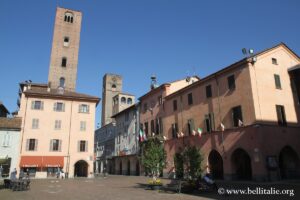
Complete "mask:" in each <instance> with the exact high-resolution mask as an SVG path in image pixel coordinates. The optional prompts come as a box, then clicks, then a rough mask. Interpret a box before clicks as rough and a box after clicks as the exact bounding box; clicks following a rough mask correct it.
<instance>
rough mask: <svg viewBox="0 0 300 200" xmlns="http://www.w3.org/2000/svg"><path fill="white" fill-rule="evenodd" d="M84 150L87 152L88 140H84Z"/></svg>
mask: <svg viewBox="0 0 300 200" xmlns="http://www.w3.org/2000/svg"><path fill="white" fill-rule="evenodd" d="M85 152H88V141H87V140H86V141H85Z"/></svg>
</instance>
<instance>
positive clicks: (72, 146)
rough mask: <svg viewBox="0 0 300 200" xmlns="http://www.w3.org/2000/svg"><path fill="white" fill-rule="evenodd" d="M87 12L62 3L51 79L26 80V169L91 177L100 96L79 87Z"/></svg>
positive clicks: (22, 104) (22, 112)
mask: <svg viewBox="0 0 300 200" xmlns="http://www.w3.org/2000/svg"><path fill="white" fill-rule="evenodd" d="M81 16H82V14H81V12H79V11H74V10H70V9H65V8H59V7H58V8H57V10H56V18H55V25H54V35H53V42H52V52H51V58H50V67H49V76H48V84H38V83H32V82H31V81H26V82H24V83H20V90H19V100H18V102H19V112H18V116H19V117H21V118H22V126H21V136H20V140H21V141H20V144H21V145H20V151H19V152H20V156H21V158H20V162H19V168H20V169H21V170H29V171H30V173H31V175H32V176H34V177H37V178H46V177H52V176H56V173H57V172H58V171H59V170H63V171H64V172H65V174H66V176H68V177H91V176H93V172H94V169H93V167H94V165H93V160H94V126H95V109H96V106H97V104H98V103H99V101H100V99H99V98H98V97H95V96H90V95H86V94H82V93H78V92H75V89H76V79H77V63H78V50H79V41H80V27H81Z"/></svg>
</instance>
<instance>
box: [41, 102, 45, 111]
mask: <svg viewBox="0 0 300 200" xmlns="http://www.w3.org/2000/svg"><path fill="white" fill-rule="evenodd" d="M41 110H44V102H43V101H41Z"/></svg>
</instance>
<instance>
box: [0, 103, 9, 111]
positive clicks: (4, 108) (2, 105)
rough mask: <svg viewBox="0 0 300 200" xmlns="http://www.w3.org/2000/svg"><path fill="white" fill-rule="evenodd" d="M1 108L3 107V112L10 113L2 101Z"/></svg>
mask: <svg viewBox="0 0 300 200" xmlns="http://www.w3.org/2000/svg"><path fill="white" fill-rule="evenodd" d="M0 107H2V108H3V110H5V111H6V113H9V111H8V110H7V108H6V107H5V106H4V104H3V103H2V101H0Z"/></svg>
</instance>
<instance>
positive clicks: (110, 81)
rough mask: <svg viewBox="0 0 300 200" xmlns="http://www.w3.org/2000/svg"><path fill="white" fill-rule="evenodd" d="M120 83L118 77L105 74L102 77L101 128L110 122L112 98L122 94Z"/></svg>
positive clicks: (121, 84)
mask: <svg viewBox="0 0 300 200" xmlns="http://www.w3.org/2000/svg"><path fill="white" fill-rule="evenodd" d="M122 82H123V81H122V77H121V76H120V75H116V74H105V75H104V77H103V88H102V117H101V126H104V125H106V124H109V123H110V122H112V119H111V116H112V114H113V97H114V96H116V95H117V94H119V93H120V92H122V86H123V83H122Z"/></svg>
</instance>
